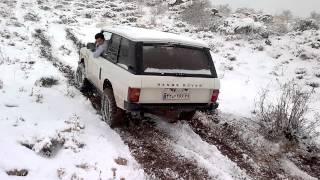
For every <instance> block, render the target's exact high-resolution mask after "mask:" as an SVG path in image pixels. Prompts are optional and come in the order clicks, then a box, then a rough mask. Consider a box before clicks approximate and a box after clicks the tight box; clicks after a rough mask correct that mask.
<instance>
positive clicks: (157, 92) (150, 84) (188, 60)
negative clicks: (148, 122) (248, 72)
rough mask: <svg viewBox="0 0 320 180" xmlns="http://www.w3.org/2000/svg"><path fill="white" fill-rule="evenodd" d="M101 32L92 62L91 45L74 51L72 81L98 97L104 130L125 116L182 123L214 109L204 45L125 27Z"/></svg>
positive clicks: (213, 81)
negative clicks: (168, 117)
mask: <svg viewBox="0 0 320 180" xmlns="http://www.w3.org/2000/svg"><path fill="white" fill-rule="evenodd" d="M101 32H102V33H103V34H104V36H105V39H106V40H107V42H108V47H107V48H106V49H105V50H104V52H103V53H102V55H101V56H100V57H98V58H94V57H93V51H94V47H95V46H94V44H92V43H91V44H90V43H88V45H87V47H83V48H81V49H80V61H79V65H78V68H77V71H76V82H77V86H78V88H80V89H82V88H84V87H85V86H86V85H87V84H88V83H90V84H92V85H93V86H94V87H95V88H96V89H97V90H98V91H99V92H100V93H101V97H102V98H101V114H102V117H103V120H104V121H106V122H107V123H108V124H109V125H110V126H112V125H114V124H116V123H117V122H119V121H121V120H122V119H123V118H124V114H126V113H144V112H149V113H152V112H156V111H161V112H174V113H176V114H177V118H178V119H186V120H187V119H191V118H192V117H193V115H194V114H195V112H196V111H197V110H212V109H216V108H217V107H218V102H217V99H218V95H219V89H220V82H219V79H218V78H217V73H216V70H215V66H214V63H213V61H212V58H211V55H210V50H209V47H208V45H207V44H206V43H204V42H202V41H199V40H194V39H191V38H188V37H183V36H179V35H176V34H172V33H166V32H160V31H156V30H148V29H143V28H135V27H127V26H118V27H108V28H105V29H103V30H102V31H101Z"/></svg>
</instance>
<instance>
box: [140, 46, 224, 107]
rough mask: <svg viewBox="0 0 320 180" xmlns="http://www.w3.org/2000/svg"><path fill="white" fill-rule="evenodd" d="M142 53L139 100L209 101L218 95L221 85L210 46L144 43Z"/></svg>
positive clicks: (152, 101)
mask: <svg viewBox="0 0 320 180" xmlns="http://www.w3.org/2000/svg"><path fill="white" fill-rule="evenodd" d="M142 52H143V53H142V65H141V66H142V71H143V73H142V74H143V75H142V76H141V92H140V98H139V103H162V104H163V103H212V95H213V94H214V95H216V96H217V91H218V90H219V87H220V85H219V80H218V79H217V74H216V70H215V67H214V64H213V62H212V59H211V55H210V52H209V49H207V48H195V47H188V46H182V45H176V44H144V45H143V48H142ZM215 100H216V99H215Z"/></svg>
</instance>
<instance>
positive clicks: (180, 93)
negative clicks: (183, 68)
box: [162, 88, 190, 100]
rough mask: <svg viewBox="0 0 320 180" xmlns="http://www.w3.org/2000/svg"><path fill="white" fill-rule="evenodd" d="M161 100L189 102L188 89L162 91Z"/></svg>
mask: <svg viewBox="0 0 320 180" xmlns="http://www.w3.org/2000/svg"><path fill="white" fill-rule="evenodd" d="M162 98H163V100H189V99H190V91H189V89H173V88H172V89H164V90H163V92H162Z"/></svg>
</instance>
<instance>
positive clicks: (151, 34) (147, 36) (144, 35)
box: [102, 26, 209, 48]
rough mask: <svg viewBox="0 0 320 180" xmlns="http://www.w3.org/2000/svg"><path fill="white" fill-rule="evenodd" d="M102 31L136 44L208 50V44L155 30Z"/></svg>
mask: <svg viewBox="0 0 320 180" xmlns="http://www.w3.org/2000/svg"><path fill="white" fill-rule="evenodd" d="M102 31H107V32H111V33H114V34H118V35H120V36H122V37H125V38H127V39H130V40H132V41H136V42H150V43H174V44H182V45H186V46H193V47H201V48H202V47H205V48H208V47H209V46H208V44H207V43H205V42H203V41H201V40H195V39H191V38H189V37H185V36H181V35H177V34H173V33H167V32H162V31H157V30H151V29H144V28H137V27H130V26H113V27H106V28H104V29H103V30H102Z"/></svg>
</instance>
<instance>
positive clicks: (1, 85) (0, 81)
mask: <svg viewBox="0 0 320 180" xmlns="http://www.w3.org/2000/svg"><path fill="white" fill-rule="evenodd" d="M2 88H3V82H2V80H1V79H0V89H2Z"/></svg>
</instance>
